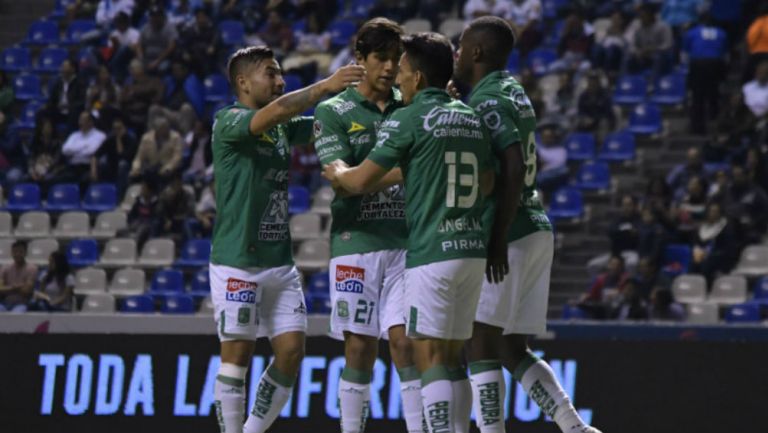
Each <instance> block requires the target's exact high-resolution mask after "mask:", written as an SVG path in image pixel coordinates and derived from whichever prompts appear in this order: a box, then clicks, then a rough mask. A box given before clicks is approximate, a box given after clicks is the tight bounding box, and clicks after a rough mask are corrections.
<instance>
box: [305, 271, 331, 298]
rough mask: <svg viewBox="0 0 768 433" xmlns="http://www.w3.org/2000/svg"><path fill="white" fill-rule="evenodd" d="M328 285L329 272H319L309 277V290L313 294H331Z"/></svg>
mask: <svg viewBox="0 0 768 433" xmlns="http://www.w3.org/2000/svg"><path fill="white" fill-rule="evenodd" d="M328 284H329V280H328V272H317V273H315V274H312V275H311V276H310V277H309V284H307V286H308V287H307V288H308V290H309V291H310V292H311V293H329V292H328Z"/></svg>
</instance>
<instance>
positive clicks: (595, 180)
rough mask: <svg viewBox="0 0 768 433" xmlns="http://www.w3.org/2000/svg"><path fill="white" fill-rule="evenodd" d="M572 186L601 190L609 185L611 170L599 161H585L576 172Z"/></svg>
mask: <svg viewBox="0 0 768 433" xmlns="http://www.w3.org/2000/svg"><path fill="white" fill-rule="evenodd" d="M573 186H575V187H577V188H581V189H590V190H601V189H608V188H610V186H611V170H610V168H609V167H608V164H606V163H605V162H601V161H587V162H585V163H584V164H582V166H581V167H580V168H579V171H578V173H576V181H575V182H574V183H573Z"/></svg>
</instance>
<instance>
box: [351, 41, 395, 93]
mask: <svg viewBox="0 0 768 433" xmlns="http://www.w3.org/2000/svg"><path fill="white" fill-rule="evenodd" d="M399 61H400V52H399V50H398V49H396V48H394V49H392V50H389V51H381V52H375V53H370V54H368V57H366V58H363V57H362V56H359V57H358V58H357V63H358V64H359V65H361V66H363V67H365V71H366V78H365V80H366V81H367V83H368V86H369V87H370V88H372V89H375V90H377V91H379V92H388V91H390V90H391V89H392V86H394V85H395V78H397V72H398V70H399V69H400V68H399V65H398V62H399Z"/></svg>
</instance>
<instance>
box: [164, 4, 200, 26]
mask: <svg viewBox="0 0 768 433" xmlns="http://www.w3.org/2000/svg"><path fill="white" fill-rule="evenodd" d="M177 3H178V4H177V5H176V7H173V8H171V10H170V12H169V13H168V22H169V23H170V24H171V25H173V26H174V27H176V30H177V31H179V32H181V31H182V30H184V28H186V27H188V26H190V25H192V24H193V23H194V22H195V14H194V10H192V5H191V4H190V3H189V0H177Z"/></svg>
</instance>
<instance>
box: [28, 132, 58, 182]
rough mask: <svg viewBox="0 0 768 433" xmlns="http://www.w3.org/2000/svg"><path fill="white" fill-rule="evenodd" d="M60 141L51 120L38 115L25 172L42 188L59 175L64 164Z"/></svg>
mask: <svg viewBox="0 0 768 433" xmlns="http://www.w3.org/2000/svg"><path fill="white" fill-rule="evenodd" d="M61 145H62V142H61V140H60V139H59V137H57V136H56V132H55V130H54V126H53V122H52V121H51V119H50V118H48V117H40V118H38V119H37V122H36V124H35V132H34V136H33V137H32V143H31V145H30V155H29V163H28V165H27V166H28V171H27V174H28V176H29V179H30V180H31V181H33V182H35V183H37V184H39V185H40V187H41V188H42V189H43V190H46V189H47V187H48V185H49V184H50V183H51V182H53V181H54V179H57V178H59V177H60V176H61V172H62V170H65V169H66V165H65V164H64V161H63V160H62V157H61Z"/></svg>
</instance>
